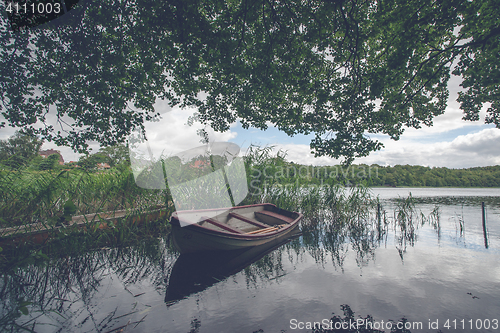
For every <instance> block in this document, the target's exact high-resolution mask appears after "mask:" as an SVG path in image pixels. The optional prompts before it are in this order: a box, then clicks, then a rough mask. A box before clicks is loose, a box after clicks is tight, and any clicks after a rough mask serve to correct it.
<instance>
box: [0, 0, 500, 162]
mask: <svg viewBox="0 0 500 333" xmlns="http://www.w3.org/2000/svg"><path fill="white" fill-rule="evenodd" d="M0 6H4V3H3V2H2V3H0ZM499 8H500V6H499V3H498V1H497V0H476V1H467V0H444V1H431V0H418V1H416V0H409V1H400V0H383V1H323V0H321V1H320V0H317V1H315V0H308V1H303V0H300V1H299V0H285V1H274V0H262V1H247V0H224V1H223V0H210V1H203V0H191V1H173V0H171V1H154V2H152V1H146V0H100V1H95V0H88V1H80V3H79V4H78V5H76V6H74V8H73V9H72V10H71V11H69V12H68V13H67V14H65V15H63V16H62V17H60V18H58V19H56V20H53V21H51V22H49V23H47V24H45V25H43V26H40V27H38V28H34V29H24V30H22V29H21V30H19V31H13V30H12V28H11V27H10V26H9V24H8V21H7V19H6V18H5V17H3V18H2V20H3V21H2V23H1V25H0V29H1V31H0V71H1V74H0V99H1V106H0V107H1V112H2V115H3V116H4V118H5V119H6V123H8V124H9V125H11V126H14V127H22V128H23V129H24V130H25V131H31V132H34V133H38V134H41V135H43V137H44V138H45V139H47V140H53V141H55V142H56V143H58V144H65V145H70V146H71V147H73V148H74V149H75V150H79V151H84V150H85V149H86V147H87V143H86V142H88V141H89V140H97V141H99V142H100V143H101V144H103V145H114V144H116V143H118V142H123V141H124V139H125V138H126V136H127V135H128V134H129V133H130V132H131V131H132V130H133V129H134V128H137V127H138V126H142V124H143V123H144V122H145V121H148V120H151V119H153V118H155V117H157V116H158V114H157V112H156V111H155V110H154V103H155V101H156V100H157V98H160V99H166V100H168V102H169V103H170V105H172V106H174V105H180V106H195V107H197V108H198V119H199V120H200V121H202V122H203V123H205V124H209V125H210V126H212V127H213V128H214V129H215V130H217V131H225V130H228V129H229V126H230V124H231V123H233V122H234V121H236V120H237V119H239V120H240V122H241V123H242V125H243V127H245V128H248V127H249V126H253V127H257V128H260V129H265V128H267V126H268V124H272V125H274V126H277V127H278V128H279V129H280V130H282V131H284V132H286V133H287V134H288V135H295V134H298V133H303V134H310V133H313V134H314V135H315V138H314V139H313V140H312V141H311V149H312V150H313V151H314V153H315V154H316V155H318V156H319V155H327V156H332V157H335V158H339V157H343V158H344V159H345V160H346V161H347V162H350V161H352V159H353V158H354V157H357V156H366V155H368V154H369V153H370V152H371V151H374V150H377V149H380V148H381V146H382V145H381V143H380V142H378V141H377V140H375V139H372V138H370V136H369V135H370V134H371V133H384V134H388V135H389V136H390V137H391V138H393V139H396V140H397V139H398V138H399V137H400V135H401V134H402V133H403V131H404V129H405V128H410V127H413V128H419V127H421V126H422V125H428V126H430V125H432V120H433V118H434V117H435V116H436V115H439V114H442V113H443V112H444V110H445V107H446V102H447V99H448V94H449V93H448V89H447V83H448V80H449V78H450V76H451V75H452V74H453V75H458V76H461V77H462V78H463V83H462V87H463V88H464V89H465V90H464V92H461V93H460V95H459V98H458V101H459V102H460V103H461V108H462V110H463V111H464V119H467V120H478V119H479V111H480V109H481V108H482V106H483V105H485V103H491V104H490V105H491V106H490V107H489V108H488V111H487V116H486V118H485V122H486V123H493V124H495V125H496V127H497V128H500V108H499V107H500V104H499V97H500V93H499V88H500V71H499V63H498V59H499V56H500V43H499V41H500V9H499ZM2 10H3V9H2ZM454 64H456V66H454ZM50 114H54V115H56V116H57V119H58V125H57V126H54V125H48V124H46V125H45V126H40V125H39V124H40V122H42V123H44V122H47V118H48V117H49V115H50Z"/></svg>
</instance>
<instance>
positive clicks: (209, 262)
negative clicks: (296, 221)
mask: <svg viewBox="0 0 500 333" xmlns="http://www.w3.org/2000/svg"><path fill="white" fill-rule="evenodd" d="M300 234H301V233H300V230H299V229H298V228H294V230H293V231H291V232H290V233H287V236H283V237H279V238H276V239H274V240H272V241H269V242H267V243H265V244H263V245H259V246H254V247H250V248H245V249H239V250H234V251H211V252H203V253H185V254H181V255H180V256H179V258H177V261H176V262H175V264H174V266H173V267H172V271H171V273H170V277H169V279H168V285H167V292H166V295H165V302H166V303H167V305H171V304H173V303H175V302H176V301H178V300H180V299H182V298H185V297H187V296H189V295H191V294H194V293H197V292H200V291H203V290H205V289H206V288H208V287H210V286H212V285H214V284H216V283H217V282H219V281H221V280H223V279H225V278H226V277H228V276H231V275H233V274H236V273H238V272H239V271H241V270H242V269H244V268H245V267H247V266H249V265H250V264H252V263H253V262H255V261H257V260H259V259H261V258H262V257H264V256H265V255H266V254H268V253H270V252H272V251H274V250H275V249H277V248H278V247H280V246H281V245H283V244H286V243H288V242H289V241H291V240H292V239H294V238H296V237H298V236H300Z"/></svg>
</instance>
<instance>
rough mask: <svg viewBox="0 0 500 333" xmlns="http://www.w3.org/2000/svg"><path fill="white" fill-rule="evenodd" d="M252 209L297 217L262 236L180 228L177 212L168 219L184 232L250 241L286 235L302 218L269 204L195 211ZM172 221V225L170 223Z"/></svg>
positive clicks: (198, 227) (193, 226) (195, 224)
mask: <svg viewBox="0 0 500 333" xmlns="http://www.w3.org/2000/svg"><path fill="white" fill-rule="evenodd" d="M252 207H273V208H274V209H275V210H277V211H285V212H287V213H291V214H297V217H296V218H295V219H294V220H293V221H292V222H286V221H283V222H285V223H286V226H284V227H281V228H279V229H276V230H274V231H271V232H267V233H263V234H248V233H243V234H237V233H233V232H229V231H223V230H214V229H211V228H207V227H204V226H202V225H200V224H198V223H190V224H189V225H186V226H183V227H181V226H180V220H179V217H178V214H177V212H174V213H173V214H172V216H171V218H170V223H171V225H172V226H173V227H176V228H186V229H185V230H190V231H193V232H199V233H203V234H206V235H209V236H217V237H224V238H228V239H235V238H237V239H242V240H244V239H248V240H251V239H266V238H272V237H275V236H276V235H278V234H283V233H286V232H287V231H288V230H290V229H293V228H295V227H296V226H297V224H298V222H299V221H300V220H301V219H302V217H303V215H302V213H299V212H291V211H287V210H284V209H281V208H278V207H276V205H274V204H270V203H263V204H253V205H246V206H237V207H231V208H212V209H200V210H197V211H198V212H203V211H218V210H227V211H231V210H235V208H237V209H243V208H252ZM180 212H192V211H189V210H186V211H180ZM283 216H286V215H284V214H283ZM181 220H182V219H181ZM173 221H174V223H172V222H173Z"/></svg>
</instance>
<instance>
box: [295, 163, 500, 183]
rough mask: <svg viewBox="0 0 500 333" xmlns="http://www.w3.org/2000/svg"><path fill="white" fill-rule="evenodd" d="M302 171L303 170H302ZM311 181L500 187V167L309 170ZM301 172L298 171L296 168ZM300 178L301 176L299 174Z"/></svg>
mask: <svg viewBox="0 0 500 333" xmlns="http://www.w3.org/2000/svg"><path fill="white" fill-rule="evenodd" d="M299 168H300V167H299ZM309 169H310V171H311V177H310V179H309V181H311V182H312V183H317V184H320V183H321V180H323V183H325V182H333V183H339V182H340V183H345V184H364V185H367V186H429V187H444V186H448V187H500V166H499V165H496V166H488V167H475V168H468V169H448V168H436V167H433V168H430V167H424V166H413V165H395V166H393V167H390V166H388V167H384V166H379V165H376V164H372V165H351V166H349V167H347V166H339V165H337V166H329V167H323V166H321V167H312V166H311V167H309ZM297 170H298V169H297ZM302 174H304V171H302ZM299 178H301V177H300V175H299Z"/></svg>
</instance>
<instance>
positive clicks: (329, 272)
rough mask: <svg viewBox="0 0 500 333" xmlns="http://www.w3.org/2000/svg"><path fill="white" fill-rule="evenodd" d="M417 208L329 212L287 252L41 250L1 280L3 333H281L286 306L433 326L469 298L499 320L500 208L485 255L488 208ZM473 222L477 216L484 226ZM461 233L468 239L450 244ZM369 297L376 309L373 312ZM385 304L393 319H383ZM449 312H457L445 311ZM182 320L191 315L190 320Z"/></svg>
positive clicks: (142, 245)
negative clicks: (483, 216)
mask: <svg viewBox="0 0 500 333" xmlns="http://www.w3.org/2000/svg"><path fill="white" fill-rule="evenodd" d="M415 201H416V200H413V201H412V200H410V199H408V198H406V199H405V200H399V201H391V204H389V203H387V202H380V203H379V205H375V206H374V205H367V206H366V207H362V206H359V207H357V208H356V207H354V208H353V210H355V211H356V213H351V212H349V211H333V210H322V211H321V213H317V214H314V215H313V216H312V217H309V218H307V217H306V218H305V219H304V220H303V223H302V225H301V229H302V235H301V236H300V237H298V238H294V239H293V240H291V241H290V240H287V243H286V244H282V243H280V242H277V243H274V244H267V245H264V246H262V247H258V248H254V249H250V250H241V251H238V252H231V253H224V254H218V255H213V254H211V255H208V254H202V255H183V256H179V255H178V253H176V252H175V251H174V250H173V249H172V248H171V247H170V245H169V242H168V239H148V240H142V241H141V240H139V241H138V242H137V243H136V244H134V246H131V247H126V248H103V249H99V250H94V251H88V252H82V253H81V254H79V255H71V256H69V255H50V259H47V258H44V257H43V256H42V255H38V254H36V252H34V253H32V257H33V259H34V260H33V261H32V262H31V263H28V264H24V265H20V267H18V268H17V269H14V270H11V271H9V272H2V279H0V299H1V301H0V330H7V331H9V330H14V331H15V330H17V328H15V327H16V325H19V326H22V327H23V328H26V329H28V330H33V331H36V332H52V331H54V330H57V329H59V330H61V331H97V332H108V331H119V330H124V331H134V329H133V328H134V327H136V328H135V330H143V331H155V330H156V331H158V330H160V331H167V332H183V331H184V332H187V331H189V330H190V329H191V330H192V331H193V332H197V331H200V332H201V331H203V329H205V330H206V329H207V328H211V327H217V328H221V329H219V330H222V331H224V329H223V328H225V326H217V325H218V324H217V322H218V321H219V320H220V321H221V322H224V323H225V324H224V325H228V324H227V323H228V321H229V319H228V318H229V317H231V316H236V315H242V314H245V313H247V312H252V311H253V315H254V317H251V318H252V320H253V321H252V320H250V319H249V320H248V326H247V327H246V330H245V331H249V332H252V331H255V330H256V329H259V328H262V331H263V332H273V331H276V330H273V329H269V327H273V328H277V329H278V330H277V331H279V330H280V329H288V328H287V327H286V324H287V323H283V322H280V323H277V324H273V320H272V319H269V318H270V317H271V316H270V315H267V312H266V311H270V312H272V311H275V312H276V313H275V314H276V315H282V314H281V313H279V311H278V309H280V307H281V308H283V309H287V311H288V312H287V315H290V313H295V312H294V311H297V312H300V311H304V312H305V313H308V315H311V316H312V313H315V311H320V310H322V311H327V314H326V315H325V316H329V315H330V314H331V311H333V310H335V309H338V306H339V305H340V304H346V303H348V304H349V306H352V309H356V310H357V311H359V312H360V313H363V314H373V315H374V316H378V317H377V318H379V319H385V320H387V319H391V318H392V319H396V318H401V317H402V316H403V315H413V317H414V319H415V318H416V319H418V320H423V321H426V320H427V318H428V317H429V316H430V315H429V314H428V311H431V312H432V313H434V311H437V312H439V311H440V312H439V313H441V314H440V316H441V317H440V318H444V316H445V315H446V316H447V317H450V318H451V316H452V315H453V316H457V315H458V314H456V313H455V312H457V311H458V310H456V309H457V308H460V307H461V306H462V303H463V304H464V305H463V306H464V307H465V306H466V303H467V302H470V301H474V302H476V303H474V304H469V305H467V306H468V308H467V309H468V310H467V311H476V310H473V308H472V306H474V309H475V307H478V309H480V310H477V311H485V313H486V314H488V313H490V312H491V311H493V310H495V311H496V309H497V307H498V306H497V305H495V304H498V302H497V301H496V300H497V298H495V295H497V294H498V293H497V292H496V291H497V289H496V288H498V283H499V282H498V281H499V280H498V274H497V273H498V264H496V263H497V262H498V256H497V254H498V239H499V237H498V235H499V233H498V229H495V228H497V226H498V224H499V223H498V222H499V221H498V218H497V215H495V214H497V211H493V210H492V213H491V214H490V221H489V226H490V235H489V238H490V247H489V248H488V249H487V250H486V249H484V246H483V244H482V237H483V234H482V226H481V221H480V208H477V212H476V211H474V212H472V213H473V214H472V213H471V211H470V210H467V209H464V211H463V212H461V214H460V216H459V217H457V218H456V219H455V218H454V217H456V216H455V215H454V213H453V212H454V211H455V210H456V209H457V207H458V206H454V207H451V208H450V207H447V206H435V205H433V204H431V205H429V204H425V205H426V206H422V205H421V204H420V205H415V204H414V202H415ZM422 207H424V208H425V209H422ZM490 209H491V207H490ZM477 213H479V214H477ZM471 214H472V215H474V216H475V215H478V216H479V220H478V221H477V222H478V223H477V226H476V227H474V225H473V223H472V222H473V221H472V219H471V217H470V216H471ZM465 220H467V221H468V224H467V229H466V228H465V222H464V221H465ZM469 221H471V222H469ZM466 232H467V237H468V238H467V242H466V241H465V234H466ZM453 235H455V236H453ZM451 236H453V237H458V238H460V239H462V240H463V242H462V243H460V244H458V243H457V244H451V243H450V239H452V237H451ZM450 237H451V238H450ZM474 242H475V243H474ZM474 244H476V245H474ZM438 247H439V249H438ZM4 253H5V251H4ZM481 260H483V261H481ZM403 262H404V265H402V263H403ZM484 267H489V268H491V269H489V270H485V269H483V268H484ZM445 268H446V272H445V273H443V270H444V269H445ZM360 272H362V273H363V274H361V275H360V274H359V273H360ZM166 278H167V279H166ZM167 282H168V283H167ZM467 293H472V295H474V296H476V295H477V297H476V298H472V297H471V296H470V295H468V294H467ZM228 295H229V296H228ZM254 297H255V298H254ZM364 298H366V299H369V300H370V301H366V304H368V305H366V304H365V303H363V302H364ZM491 299H493V300H491ZM215 300H216V301H217V302H213V301H215ZM318 300H319V301H318ZM274 302H276V305H275V306H274V307H273V305H272V304H274ZM316 302H317V303H316ZM370 302H375V303H370ZM495 302H496V303H495ZM214 303H217V304H215V305H213V304H214ZM262 304H271V305H266V311H263V310H262V311H260V310H259V311H258V310H254V309H259V308H260V307H263V305H262ZM315 304H317V305H316V307H314V305H315ZM373 304H375V305H373ZM419 304H424V305H425V304H427V305H425V306H423V305H422V306H421V305H419ZM311 305H312V306H313V307H311ZM210 306H213V307H220V308H221V311H220V313H219V312H217V314H213V313H214V312H213V311H212V312H210V310H211V309H212V308H210ZM481 306H482V307H481ZM383 307H387V308H388V309H389V310H387V311H385V310H380V309H382V308H383ZM449 307H451V308H454V309H455V310H454V311H455V312H453V313H449V312H447V311H449V310H447V309H448V308H449ZM275 308H276V309H275ZM349 308H350V307H349ZM400 308H404V309H406V310H405V312H400V311H399V310H398V309H400ZM427 308H429V309H431V310H426V309H427ZM490 308H491V309H492V310H489V309H490ZM308 309H309V310H308ZM346 309H347V307H346ZM408 309H411V310H410V311H408ZM414 309H415V310H414ZM481 309H482V310H481ZM214 311H215V310H214ZM384 311H385V312H384ZM401 311H402V310H401ZM426 311H427V312H426ZM477 311H476V312H477ZM488 311H489V312H488ZM25 312H27V313H28V314H27V315H25V314H24V313H25ZM256 312H257V313H258V314H255V313H256ZM261 312H266V313H264V314H262V313H261ZM179 313H183V314H184V313H187V314H188V315H186V316H183V317H182V318H184V319H182V320H180V319H177V318H179ZM200 313H201V314H200ZM206 313H210V316H208V315H206ZM393 313H396V314H395V315H393ZM457 313H459V312H457ZM467 313H468V312H467ZM460 314H462V315H463V313H462V312H460ZM211 316H215V317H214V318H212V317H211ZM218 316H222V317H220V318H219V317H218ZM268 317H269V318H268ZM344 317H345V316H344ZM165 318H169V320H170V321H169V325H171V326H169V329H164V326H163V325H164V324H163V322H164V321H165ZM172 318H174V319H175V320H176V322H175V323H174V322H173V320H174V319H172ZM221 318H222V319H221ZM325 318H327V317H325ZM328 318H329V317H328ZM339 318H342V317H339ZM339 318H337V319H339ZM429 318H430V317H429ZM436 318H437V317H436ZM311 319H313V318H311ZM224 320H226V321H224ZM171 321H172V322H171ZM261 321H262V323H261ZM245 322H247V321H246V320H245ZM202 323H203V328H202ZM251 323H257V324H254V326H250V325H251ZM221 325H222V324H221ZM235 325H243V323H241V322H239V323H237V324H235ZM255 325H257V327H255ZM273 325H274V326H273ZM228 329H229V328H228Z"/></svg>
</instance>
